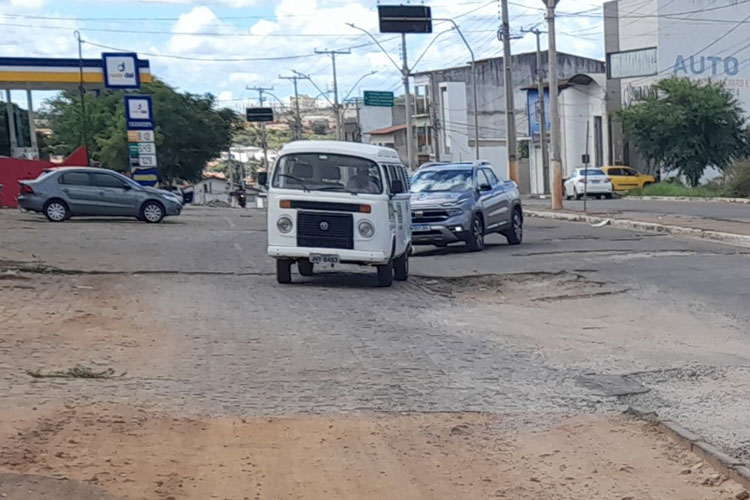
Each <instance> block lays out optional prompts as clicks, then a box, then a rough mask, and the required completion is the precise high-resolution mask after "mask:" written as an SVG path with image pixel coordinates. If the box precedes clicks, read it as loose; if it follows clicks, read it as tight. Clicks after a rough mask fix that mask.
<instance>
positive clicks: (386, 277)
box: [377, 261, 393, 288]
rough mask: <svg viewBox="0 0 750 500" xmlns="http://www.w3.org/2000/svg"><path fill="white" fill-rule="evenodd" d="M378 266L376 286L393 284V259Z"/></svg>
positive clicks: (385, 286)
mask: <svg viewBox="0 0 750 500" xmlns="http://www.w3.org/2000/svg"><path fill="white" fill-rule="evenodd" d="M377 268H378V286H379V287H382V288H387V287H389V286H391V285H392V284H393V261H388V263H387V264H383V265H380V266H377Z"/></svg>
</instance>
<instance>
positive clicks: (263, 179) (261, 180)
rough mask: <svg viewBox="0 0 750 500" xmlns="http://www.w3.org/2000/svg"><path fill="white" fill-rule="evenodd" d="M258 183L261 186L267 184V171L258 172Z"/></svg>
mask: <svg viewBox="0 0 750 500" xmlns="http://www.w3.org/2000/svg"><path fill="white" fill-rule="evenodd" d="M258 184H260V185H261V186H268V172H259V173H258Z"/></svg>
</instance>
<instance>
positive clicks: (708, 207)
mask: <svg viewBox="0 0 750 500" xmlns="http://www.w3.org/2000/svg"><path fill="white" fill-rule="evenodd" d="M524 203H525V205H526V206H527V207H533V208H539V209H541V208H549V205H550V202H549V200H542V199H529V200H524ZM564 205H565V209H566V210H573V211H577V212H582V211H583V201H582V200H581V201H576V200H566V201H565V203H564ZM588 210H589V211H590V212H595V213H603V214H606V213H611V214H615V213H633V214H644V215H652V214H656V215H662V216H665V215H671V216H678V217H699V218H703V219H709V220H713V221H717V222H746V223H748V224H750V205H745V204H741V203H720V202H719V203H717V202H702V201H701V202H694V201H652V200H632V199H631V200H629V199H627V198H622V199H612V200H588Z"/></svg>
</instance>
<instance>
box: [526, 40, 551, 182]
mask: <svg viewBox="0 0 750 500" xmlns="http://www.w3.org/2000/svg"><path fill="white" fill-rule="evenodd" d="M524 31H525V32H526V33H533V34H534V35H536V78H537V96H538V98H537V100H536V104H537V111H538V115H537V116H538V119H539V128H540V132H541V137H540V139H539V141H540V145H541V148H542V175H543V179H544V181H543V182H544V187H543V190H544V192H545V193H548V192H549V187H550V186H549V149H548V148H547V114H546V111H545V107H546V106H545V103H544V69H543V68H542V42H541V38H542V33H544V32H543V31H541V30H539V29H530V30H524Z"/></svg>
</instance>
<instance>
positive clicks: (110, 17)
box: [0, 0, 604, 108]
mask: <svg viewBox="0 0 750 500" xmlns="http://www.w3.org/2000/svg"><path fill="white" fill-rule="evenodd" d="M383 3H386V4H388V3H396V2H383ZM412 3H416V2H412ZM419 3H421V2H419ZM424 3H425V4H427V5H430V6H431V7H432V13H433V17H436V18H438V17H446V18H453V19H455V21H456V22H457V23H458V24H459V26H460V27H461V29H462V30H463V31H464V33H465V35H466V36H467V38H468V39H469V42H470V44H471V45H472V47H473V48H474V51H475V52H476V54H477V57H478V58H484V57H492V56H496V55H499V54H501V52H502V45H501V44H500V43H499V42H498V41H497V34H496V32H497V28H498V24H499V21H498V17H499V2H498V1H497V0H489V1H487V0H466V1H462V2H459V1H456V0H426V1H425V2H424ZM377 4H378V2H377V0H203V1H194V0H129V1H122V0H98V1H92V0H0V26H1V27H2V31H3V36H2V37H0V53H2V54H3V55H4V56H26V57H76V56H77V44H76V40H75V38H74V36H73V33H74V31H75V30H78V31H80V33H81V35H82V38H83V39H84V40H85V41H86V43H85V44H84V46H83V50H84V57H99V56H100V54H101V52H103V51H111V50H113V49H115V50H118V49H122V50H128V51H135V52H138V53H139V54H140V56H141V57H142V58H147V59H149V60H150V61H151V70H152V72H153V73H154V74H156V75H158V76H159V77H161V78H162V79H164V80H166V81H167V82H168V83H170V84H171V85H174V86H176V87H178V88H179V89H181V90H187V91H190V92H196V93H204V92H210V93H212V94H214V95H216V96H219V99H220V100H221V103H222V104H224V105H227V106H229V107H238V108H240V107H242V106H243V103H242V101H243V100H244V99H247V98H250V97H252V96H254V95H255V94H254V93H252V92H250V91H248V90H246V89H245V87H246V86H263V87H271V86H273V87H274V91H273V93H274V94H275V95H276V96H278V97H279V98H282V99H283V98H284V97H285V96H288V95H289V94H291V93H292V91H293V90H292V85H291V82H290V81H288V80H280V79H279V78H278V77H279V75H280V74H283V75H289V74H291V71H292V70H297V71H300V72H302V73H305V74H309V75H310V76H311V77H312V79H313V81H314V82H315V83H316V84H317V85H318V87H320V88H321V89H323V90H326V89H327V88H328V87H329V86H330V85H331V82H332V77H331V61H330V57H328V56H322V55H316V54H315V53H314V51H315V50H316V49H319V50H323V49H347V48H351V55H342V56H339V58H338V73H339V88H340V95H341V96H342V97H343V95H345V94H347V93H349V92H350V91H351V96H356V95H360V91H361V90H363V89H368V90H395V91H399V89H400V75H399V73H398V72H397V71H396V68H395V67H394V66H393V64H392V62H391V61H390V60H389V59H388V57H387V56H386V55H385V54H383V53H382V52H381V51H380V49H379V48H378V47H377V46H376V45H374V44H372V43H371V40H370V39H369V38H368V37H367V36H366V35H363V34H362V33H361V32H359V31H357V30H355V29H353V28H351V27H349V26H347V23H354V24H355V25H357V26H359V27H362V28H365V29H367V30H370V31H371V32H372V33H373V34H375V36H376V38H377V39H378V40H379V41H380V42H381V43H382V45H383V46H384V47H385V49H386V50H387V51H388V52H389V53H390V54H391V55H392V57H393V59H395V60H396V61H397V62H398V61H400V43H401V41H400V36H397V35H387V34H383V35H381V34H378V33H377ZM510 4H511V7H510V11H511V12H510V16H511V26H512V29H513V30H520V29H521V28H531V27H534V26H539V27H540V28H544V27H545V26H544V24H543V18H544V14H543V2H542V0H511V1H510ZM601 4H602V0H561V1H560V4H559V7H558V10H559V12H560V21H559V30H560V32H559V33H560V34H559V39H558V44H559V49H560V50H562V51H565V52H570V53H575V54H580V55H585V56H590V57H596V58H602V57H603V56H604V54H603V38H602V23H601ZM449 27H450V26H449V25H448V24H446V23H435V26H434V33H433V34H432V35H410V36H408V37H407V39H408V40H407V48H408V52H409V61H410V63H411V64H413V63H414V62H415V61H416V60H417V58H418V57H419V56H420V55H422V54H423V53H424V56H423V57H422V59H421V60H420V62H419V64H418V66H417V67H416V70H426V69H435V68H441V67H449V66H456V65H461V64H464V63H465V62H466V61H468V59H469V57H468V53H467V51H466V48H465V47H464V46H463V44H462V43H461V41H460V39H459V38H458V35H457V34H456V33H455V32H447V33H443V34H441V33H442V32H444V31H446V30H448V29H449ZM438 35H439V36H438ZM435 36H438V38H437V39H435V41H434V42H433V43H432V45H430V46H429V48H427V47H428V45H429V44H430V43H431V42H432V40H433V37H435ZM543 43H545V44H546V39H545V41H544V42H543ZM534 47H535V41H534V37H533V36H532V35H527V36H526V37H525V38H521V39H519V40H515V41H514V42H513V52H514V53H518V52H526V51H531V50H534ZM425 49H426V50H425ZM372 71H377V73H376V74H374V75H372V76H368V77H367V78H365V79H364V80H362V81H361V83H360V84H359V85H357V87H356V88H354V85H355V83H356V81H357V80H358V79H359V78H360V77H361V76H363V75H365V74H367V73H369V72H372ZM300 85H301V87H300V92H301V93H306V94H308V95H316V94H318V91H317V90H316V89H315V88H314V87H313V85H312V84H310V83H308V82H301V83H300Z"/></svg>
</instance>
